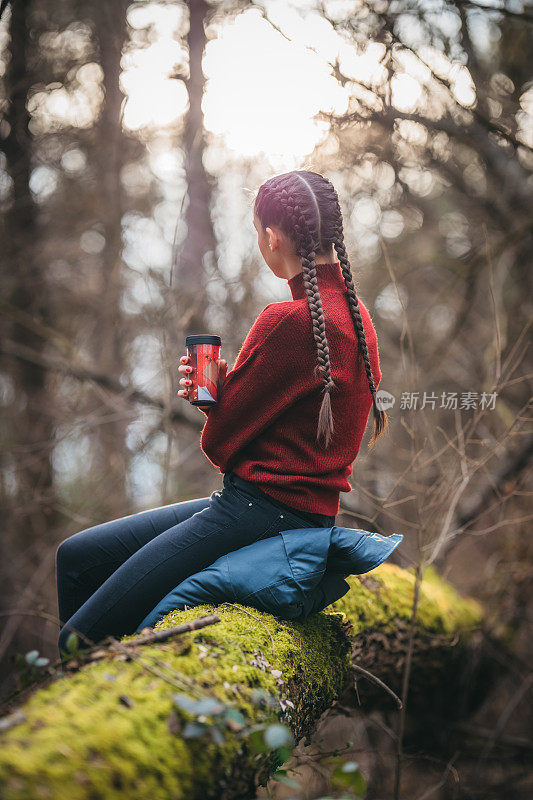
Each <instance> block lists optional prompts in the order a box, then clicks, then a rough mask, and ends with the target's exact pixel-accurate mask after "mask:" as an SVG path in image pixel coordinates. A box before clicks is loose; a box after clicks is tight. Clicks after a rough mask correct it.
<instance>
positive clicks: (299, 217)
mask: <svg viewBox="0 0 533 800" xmlns="http://www.w3.org/2000/svg"><path fill="white" fill-rule="evenodd" d="M315 202H316V200H315ZM279 203H280V205H281V207H282V208H283V209H284V211H285V213H286V215H287V218H288V219H289V221H290V224H291V227H292V230H293V231H294V233H295V234H296V236H295V239H296V241H295V245H296V250H297V252H298V255H299V256H300V257H301V259H302V272H303V281H304V286H305V291H306V294H307V301H308V303H309V311H310V313H311V321H312V323H313V337H314V340H315V345H316V350H317V359H318V363H317V365H316V367H315V375H317V374H321V376H322V380H323V382H324V390H323V397H322V404H321V406H320V411H319V415H318V430H317V441H320V439H323V442H324V446H325V447H326V448H327V447H328V446H329V444H330V441H331V439H332V437H333V434H334V426H333V414H332V412H331V398H330V393H331V390H332V389H336V388H337V387H336V384H335V383H334V381H333V379H332V377H331V364H330V361H329V346H328V340H327V336H326V320H325V318H324V310H323V308H322V299H321V297H320V291H319V288H318V280H317V272H316V264H315V256H316V250H317V249H318V247H319V241H318V239H319V229H320V218H319V217H318V218H317V219H316V225H314V224H313V223H314V218H313V216H311V215H310V214H307V213H306V210H303V209H301V208H300V206H299V205H298V203H297V202H296V201H295V200H294V199H293V198H292V197H291V196H290V194H289V192H288V191H287V190H286V189H281V190H280V192H279ZM315 228H316V230H315Z"/></svg>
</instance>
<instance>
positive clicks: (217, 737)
mask: <svg viewBox="0 0 533 800" xmlns="http://www.w3.org/2000/svg"><path fill="white" fill-rule="evenodd" d="M211 738H212V739H213V741H214V743H215V744H224V737H223V736H222V734H221V732H220V731H219V729H218V728H217V726H216V725H212V726H211Z"/></svg>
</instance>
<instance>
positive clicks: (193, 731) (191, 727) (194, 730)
mask: <svg viewBox="0 0 533 800" xmlns="http://www.w3.org/2000/svg"><path fill="white" fill-rule="evenodd" d="M208 728H209V725H206V724H205V722H188V723H187V724H186V726H185V727H184V729H183V734H182V735H183V737H184V739H197V738H198V737H199V736H203V735H204V733H205V732H206V731H207V729H208Z"/></svg>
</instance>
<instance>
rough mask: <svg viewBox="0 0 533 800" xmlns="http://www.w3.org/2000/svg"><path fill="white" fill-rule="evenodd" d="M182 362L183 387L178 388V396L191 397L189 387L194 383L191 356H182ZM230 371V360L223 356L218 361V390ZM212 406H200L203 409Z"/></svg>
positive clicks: (185, 398) (180, 370)
mask: <svg viewBox="0 0 533 800" xmlns="http://www.w3.org/2000/svg"><path fill="white" fill-rule="evenodd" d="M180 361H181V364H180V365H179V367H178V370H179V372H181V374H182V376H183V377H182V378H180V386H181V387H182V388H181V389H179V390H178V397H183V399H184V400H188V399H189V388H190V386H191V385H192V380H191V379H190V377H189V375H190V373H191V372H192V367H191V366H190V364H189V356H181V358H180ZM227 371H228V362H227V361H226V359H224V358H221V359H220V360H219V362H218V391H220V390H221V388H222V384H223V383H224V381H225V380H226V373H227ZM211 407H212V406H198V408H201V409H202V410H204V409H208V408H211Z"/></svg>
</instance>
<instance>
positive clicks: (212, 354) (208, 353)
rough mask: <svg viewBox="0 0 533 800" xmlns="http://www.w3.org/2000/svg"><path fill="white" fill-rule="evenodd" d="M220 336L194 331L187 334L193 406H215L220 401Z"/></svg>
mask: <svg viewBox="0 0 533 800" xmlns="http://www.w3.org/2000/svg"><path fill="white" fill-rule="evenodd" d="M220 345H221V341H220V336H216V335H214V334H211V333H194V334H191V336H187V338H186V339H185V346H186V348H187V355H188V357H189V366H191V367H192V372H189V374H188V376H187V377H188V378H189V379H190V380H192V386H191V387H190V388H189V393H188V396H189V402H190V404H191V405H193V406H215V405H216V404H217V402H218V360H219V358H220Z"/></svg>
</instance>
